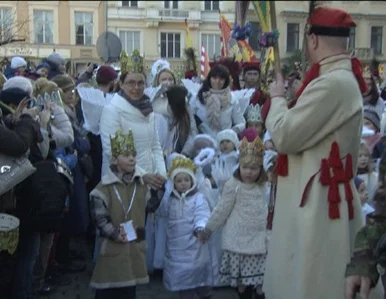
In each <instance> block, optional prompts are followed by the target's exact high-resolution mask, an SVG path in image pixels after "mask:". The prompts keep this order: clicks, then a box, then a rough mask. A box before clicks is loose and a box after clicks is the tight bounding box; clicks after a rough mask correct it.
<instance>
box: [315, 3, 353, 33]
mask: <svg viewBox="0 0 386 299" xmlns="http://www.w3.org/2000/svg"><path fill="white" fill-rule="evenodd" d="M308 24H309V26H310V27H309V29H308V33H309V34H315V35H326V36H340V37H349V35H350V28H351V27H356V24H355V22H354V21H353V19H352V18H351V16H350V15H349V14H348V12H347V11H344V10H341V9H336V8H331V7H323V6H322V7H317V8H316V9H315V10H314V11H313V13H312V15H311V17H310V18H309V19H308Z"/></svg>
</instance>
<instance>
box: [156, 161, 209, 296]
mask: <svg viewBox="0 0 386 299" xmlns="http://www.w3.org/2000/svg"><path fill="white" fill-rule="evenodd" d="M168 174H169V179H170V180H171V182H172V183H173V190H172V194H171V195H170V197H169V200H168V207H167V214H168V225H167V232H166V236H167V240H166V253H165V261H164V273H163V282H164V285H165V287H166V288H167V289H168V290H169V291H173V292H177V291H178V292H179V298H180V299H185V298H186V299H188V298H200V299H205V298H210V295H211V294H210V293H211V286H212V285H213V283H214V280H215V278H214V275H215V273H214V267H213V265H212V260H211V252H210V248H209V245H208V244H202V243H201V242H200V240H199V237H200V236H201V234H202V230H203V229H204V227H205V225H206V222H207V220H208V218H209V216H210V209H209V206H208V203H207V199H206V198H205V196H204V195H203V194H201V193H199V192H197V182H196V165H195V164H194V162H193V161H192V160H190V159H188V158H185V157H181V156H177V157H176V158H174V159H173V160H172V162H171V167H170V168H169V171H168ZM215 262H216V261H215Z"/></svg>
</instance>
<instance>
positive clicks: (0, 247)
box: [0, 213, 20, 255]
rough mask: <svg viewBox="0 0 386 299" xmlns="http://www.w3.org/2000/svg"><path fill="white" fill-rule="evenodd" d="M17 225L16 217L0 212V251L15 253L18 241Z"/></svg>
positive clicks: (18, 223)
mask: <svg viewBox="0 0 386 299" xmlns="http://www.w3.org/2000/svg"><path fill="white" fill-rule="evenodd" d="M19 225H20V221H19V219H18V218H16V217H14V216H12V215H8V214H3V213H0V252H1V251H8V253H9V254H10V255H12V254H14V253H15V251H16V248H17V245H18V243H19Z"/></svg>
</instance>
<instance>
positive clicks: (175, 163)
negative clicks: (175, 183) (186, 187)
mask: <svg viewBox="0 0 386 299" xmlns="http://www.w3.org/2000/svg"><path fill="white" fill-rule="evenodd" d="M177 168H186V169H189V170H191V171H192V172H193V173H195V172H196V170H197V166H196V165H195V164H194V162H193V161H192V160H190V159H189V158H182V157H177V158H175V159H173V160H172V163H171V166H170V168H169V170H168V176H170V175H171V174H172V172H173V171H174V170H176V169H177Z"/></svg>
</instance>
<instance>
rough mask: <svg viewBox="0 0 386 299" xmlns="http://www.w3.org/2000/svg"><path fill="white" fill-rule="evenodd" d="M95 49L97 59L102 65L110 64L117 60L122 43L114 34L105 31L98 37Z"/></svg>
mask: <svg viewBox="0 0 386 299" xmlns="http://www.w3.org/2000/svg"><path fill="white" fill-rule="evenodd" d="M96 49H97V52H98V55H99V57H100V58H101V59H102V60H103V62H104V63H112V62H116V61H118V60H119V56H120V55H121V51H122V43H121V40H120V39H119V37H118V36H117V35H116V34H115V33H113V32H110V31H105V32H103V33H102V34H101V35H99V37H98V40H97V42H96Z"/></svg>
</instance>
